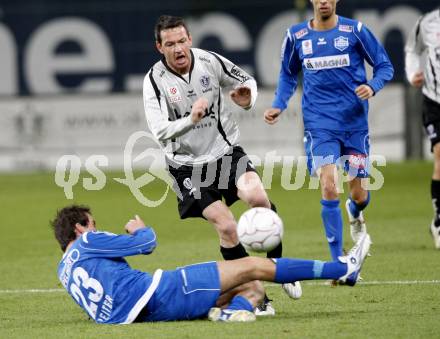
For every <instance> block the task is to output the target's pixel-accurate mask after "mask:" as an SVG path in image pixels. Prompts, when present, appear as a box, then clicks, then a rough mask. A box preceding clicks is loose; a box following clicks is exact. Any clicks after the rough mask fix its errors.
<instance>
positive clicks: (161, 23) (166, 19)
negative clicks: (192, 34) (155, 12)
mask: <svg viewBox="0 0 440 339" xmlns="http://www.w3.org/2000/svg"><path fill="white" fill-rule="evenodd" d="M179 26H182V27H183V28H185V31H186V34H188V35H189V30H188V27H187V26H186V23H185V21H184V20H183V18H181V17H180V16H172V15H161V16H160V17H159V19H157V22H156V26H154V37H155V38H156V41H157V42H158V43H162V37H161V36H160V32H162V31H163V30H165V29H168V28H174V27H179Z"/></svg>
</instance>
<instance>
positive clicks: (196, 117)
mask: <svg viewBox="0 0 440 339" xmlns="http://www.w3.org/2000/svg"><path fill="white" fill-rule="evenodd" d="M207 110H208V100H207V99H206V98H199V99H197V100H196V101H195V102H194V104H193V106H192V109H191V120H192V122H193V124H196V123H198V122H199V121H200V120H202V119H203V117H204V116H205V113H206V111H207Z"/></svg>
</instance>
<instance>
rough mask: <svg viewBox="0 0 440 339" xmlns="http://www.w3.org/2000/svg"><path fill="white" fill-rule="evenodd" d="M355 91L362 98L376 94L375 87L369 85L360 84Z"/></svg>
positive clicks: (368, 97)
mask: <svg viewBox="0 0 440 339" xmlns="http://www.w3.org/2000/svg"><path fill="white" fill-rule="evenodd" d="M354 91H355V92H356V95H357V96H358V98H359V99H361V100H367V99H370V98H371V97H372V96H373V95H374V91H373V89H372V88H371V87H370V86H368V85H360V86H358V87H357V88H356V89H355V90H354Z"/></svg>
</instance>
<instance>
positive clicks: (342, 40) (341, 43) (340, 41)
mask: <svg viewBox="0 0 440 339" xmlns="http://www.w3.org/2000/svg"><path fill="white" fill-rule="evenodd" d="M334 45H335V48H336V49H339V50H340V51H341V52H342V51H345V50H346V49H347V48H348V46H349V45H350V44H349V42H348V38H346V37H343V36H339V37H337V38H336V39H334Z"/></svg>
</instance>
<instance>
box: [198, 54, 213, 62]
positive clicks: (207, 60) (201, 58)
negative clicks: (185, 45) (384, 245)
mask: <svg viewBox="0 0 440 339" xmlns="http://www.w3.org/2000/svg"><path fill="white" fill-rule="evenodd" d="M199 60H200V61H204V62H207V63H208V64H210V63H211V60H209V59H208V58H205V57H203V56H201V57H199Z"/></svg>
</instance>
